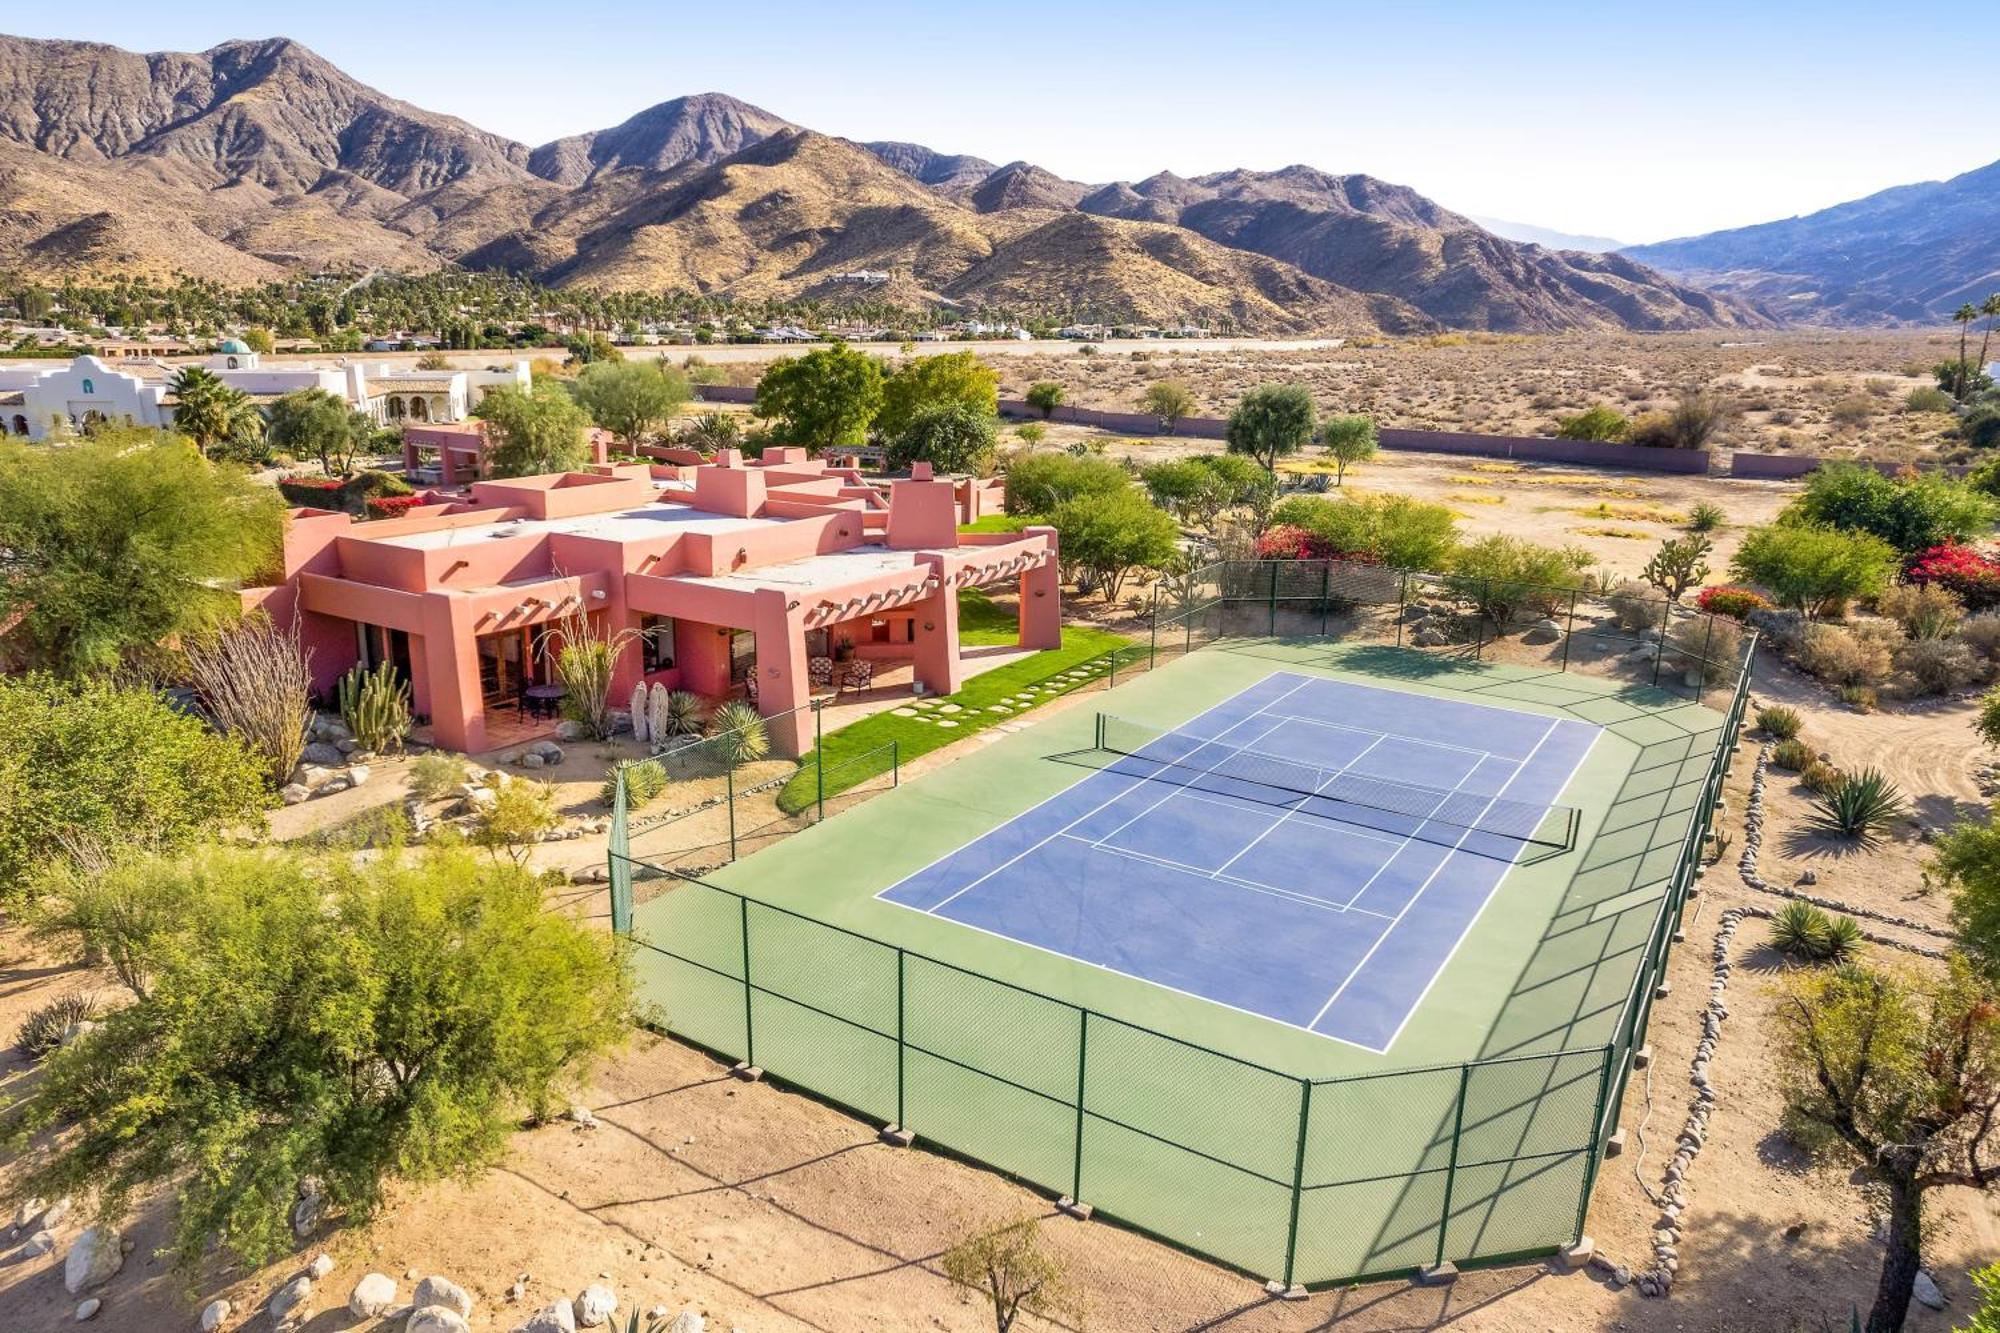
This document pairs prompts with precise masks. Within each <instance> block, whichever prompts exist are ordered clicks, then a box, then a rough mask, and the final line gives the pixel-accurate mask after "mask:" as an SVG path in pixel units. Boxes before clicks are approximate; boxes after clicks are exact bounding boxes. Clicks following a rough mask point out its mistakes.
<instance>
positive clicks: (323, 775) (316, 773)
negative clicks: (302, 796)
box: [292, 764, 334, 791]
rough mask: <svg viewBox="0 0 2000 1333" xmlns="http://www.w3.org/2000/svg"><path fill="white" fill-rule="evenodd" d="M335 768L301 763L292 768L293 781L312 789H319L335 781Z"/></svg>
mask: <svg viewBox="0 0 2000 1333" xmlns="http://www.w3.org/2000/svg"><path fill="white" fill-rule="evenodd" d="M333 777H334V774H333V770H332V769H330V768H326V767H323V766H321V765H319V764H300V765H299V766H298V767H297V768H296V769H294V770H292V781H294V782H296V783H299V784H301V785H302V786H304V787H306V788H308V789H309V790H312V791H318V790H319V789H320V788H321V787H324V786H325V785H326V784H327V783H329V782H331V781H333Z"/></svg>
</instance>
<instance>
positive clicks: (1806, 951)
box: [1771, 901, 1863, 964]
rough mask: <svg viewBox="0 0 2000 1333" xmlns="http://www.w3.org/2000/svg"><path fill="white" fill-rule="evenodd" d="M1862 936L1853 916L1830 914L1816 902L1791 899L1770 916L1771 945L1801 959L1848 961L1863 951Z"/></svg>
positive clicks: (1814, 961) (1834, 961) (1825, 961)
mask: <svg viewBox="0 0 2000 1333" xmlns="http://www.w3.org/2000/svg"><path fill="white" fill-rule="evenodd" d="M1862 938H1863V937H1862V934H1861V927H1860V925H1859V924H1858V923H1857V922H1856V921H1855V920H1854V919H1853V918H1852V917H1845V916H1842V917H1835V916H1830V915H1828V914H1827V913H1826V912H1825V911H1823V910H1821V909H1820V908H1819V907H1818V906H1816V905H1815V904H1813V903H1807V902H1796V901H1795V902H1789V903H1786V904H1785V905H1784V906H1783V907H1781V908H1779V909H1778V910H1777V912H1776V913H1774V914H1773V915H1772V917H1771V943H1772V945H1773V946H1774V947H1775V948H1777V950H1778V951H1779V952H1780V953H1783V954H1787V955H1789V956H1791V957H1793V958H1796V959H1798V960H1799V961H1800V962H1806V963H1836V964H1838V963H1845V962H1847V961H1849V960H1850V959H1851V958H1853V957H1854V955H1855V954H1856V953H1858V952H1860V949H1861V944H1862Z"/></svg>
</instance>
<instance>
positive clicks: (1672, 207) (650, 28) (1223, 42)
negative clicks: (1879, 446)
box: [0, 0, 2000, 242]
mask: <svg viewBox="0 0 2000 1333" xmlns="http://www.w3.org/2000/svg"><path fill="white" fill-rule="evenodd" d="M10 8H13V9H14V11H15V12H13V13H12V14H10V15H8V16H6V17H5V18H0V28H4V29H5V30H7V31H11V32H14V33H17V34H19V35H24V36H34V37H68V38H82V39H90V40H96V41H105V42H111V43H114V44H116V45H119V46H122V47H125V48H127V49H129V50H136V51H153V50H183V51H195V50H201V49H204V48H206V47H208V46H212V45H214V44H215V43H217V42H220V41H223V40H225V39H228V38H231V37H262V36H273V35H284V36H288V37H292V38H295V39H297V40H299V41H302V42H304V43H305V44H306V45H308V46H310V47H312V48H314V49H315V50H317V51H319V52H320V53H321V54H322V55H324V56H326V57H327V58H328V59H330V60H332V61H334V62H335V63H336V64H338V65H340V66H341V67H342V68H344V69H346V70H347V71H348V72H349V73H350V74H353V75H354V76H356V77H357V78H360V79H361V80H363V81H364V82H367V83H370V84H372V85H374V86H375V87H377V88H379V89H381V90H383V91H384V92H387V93H390V94H392V95H394V96H397V97H401V98H403V99H404V100H406V101H410V102H415V103H417V104H418V105H420V106H424V107H427V108H430V109H432V110H436V111H443V112H449V113H451V114H454V115H458V116H462V117H464V118H465V119H467V120H470V121H472V122H473V123H474V124H477V125H479V126H481V127H483V128H485V129H489V130H493V131H495V132H498V133H501V134H506V135H509V136H511V137H513V138H516V139H520V140H522V141H524V142H527V143H541V142H544V141H546V140H548V139H552V138H556V137H559V136H561V135H564V134H571V133H575V132H577V131H580V130H586V129H595V128H600V127H603V126H607V125H612V124H616V123H617V122H618V121H621V120H623V119H625V118H626V117H627V116H629V115H631V114H632V113H633V112H635V111H638V110H640V109H641V108H643V107H646V106H650V105H652V104H653V103H655V102H660V101H664V100H666V99H667V98H670V97H674V96H678V95H680V94H682V93H690V92H704V91H719V92H726V93H731V94H733V95H735V96H737V97H741V98H744V99H746V100H748V101H751V102H755V103H757V104H758V105H760V106H763V107H766V108H768V109H769V110H771V111H774V112H776V113H778V114H779V115H782V116H785V117H787V118H789V119H791V120H794V121H798V122H800V123H802V124H805V125H810V126H812V127H813V128H814V129H818V130H823V131H826V132H827V133H830V134H839V135H845V136H846V137H848V138H852V139H907V140H914V141H917V142H920V143H925V144H928V145H930V146H931V147H933V148H937V149H940V150H943V151H946V152H965V153H975V154H977V155H979V156H981V157H986V158H991V159H993V160H994V161H998V162H1005V161H1009V160H1012V159H1015V158H1025V159H1027V160H1029V161H1032V162H1036V163H1038V164H1040V165H1042V166H1045V167H1047V168H1049V169H1050V170H1052V171H1055V172H1057V173H1058V174H1060V175H1064V176H1068V177H1072V178H1074V179H1077V180H1084V181H1093V182H1097V181H1106V180H1115V179H1127V180H1136V179H1139V178H1141V177H1144V176H1147V175H1150V174H1152V173H1153V172H1155V171H1157V170H1160V169H1161V168H1168V169H1171V170H1173V171H1176V172H1179V173H1181V174H1182V175H1195V174H1198V173H1201V172H1207V171H1216V170H1220V169H1223V168H1227V167H1237V166H1243V167H1253V168H1273V167H1280V166H1284V165H1286V164H1288V163H1292V162H1305V163H1309V164H1311V165H1313V166H1317V167H1321V168H1324V169H1326V170H1329V171H1336V172H1347V171H1362V172H1368V173H1370V174H1372V175H1375V176H1380V177H1383V178H1384V179H1387V180H1391V181H1396V182H1399V183H1402V184H1406V185H1410V186H1413V187H1415V188H1417V189H1418V190H1421V191H1423V192H1424V193H1425V194H1428V195H1430V196H1431V197H1432V198H1434V199H1436V200H1438V201H1439V202H1440V203H1442V204H1444V205H1446V206H1447V207H1450V208H1454V209H1457V210H1459V211H1461V212H1468V213H1478V214H1482V215H1486V216H1492V217H1501V218H1507V219H1511V220H1514V221H1520V222H1529V223H1535V224H1538V225H1542V226H1548V227H1555V228H1560V229H1562V230H1566V231H1572V232H1588V233H1598V234H1604V235H1610V236H1614V237H1617V238H1619V239H1621V240H1624V241H1627V242H1638V241H1649V240H1659V239H1663V238H1666V237H1669V236H1677V235H1684V234H1688V233H1691V232H1698V231H1707V230H1712V229H1715V228H1718V227H1728V226H1738V225H1743V224H1746V223H1752V222H1762V221H1767V220H1770V219H1772V218H1779V217H1786V216H1789V215H1791V214H1794V213H1800V212H1808V211H1810V210H1812V209H1814V208H1819V207H1824V206H1825V205H1827V204H1831V203H1837V202H1839V201H1841V200H1843V199H1850V198H1854V197H1857V196H1859V195H1863V194H1867V193H1870V192H1872V191H1874V190H1878V189H1882V188H1884V187H1886V186H1889V185H1897V184H1904V183H1907V182H1910V181H1918V180H1930V179H1936V178H1940V177H1943V176H1949V175H1955V174H1957V173H1958V172H1961V171H1966V170H1969V169H1971V168H1973V167H1976V166H1980V165H1983V164H1985V163H1987V162H1990V161H1992V160H1994V159H1996V158H2000V122H1996V121H1995V119H1994V117H1993V116H1992V115H1991V108H1992V106H1993V105H1994V96H1995V90H1994V82H1993V80H1994V74H1993V69H1994V64H1993V53H1994V51H1995V50H2000V6H1995V5H1991V4H1972V5H1961V6H1954V7H1952V8H1950V9H1934V10H1930V11H1918V10H1916V9H1913V8H1910V7H1907V6H1891V5H1887V4H1882V5H1861V4H1848V3H1818V4H1802V3H1794V2H1793V0H1769V2H1767V3H1762V4H1753V5H1730V6H1724V5H1711V4H1706V3H1686V2H1682V3H1672V4H1654V5H1645V6H1639V5H1629V4H1604V5H1595V4H1566V3H1565V4H1527V5H1522V4H1501V3H1498V0H1493V2H1491V3H1422V2H1419V3H1408V2H1406V0H1388V3H1383V2H1382V0H1376V2H1375V3H1371V4H1349V3H1259V2H1258V0H1247V2H1245V0H1238V2H1237V3H1213V2H1211V3H1207V4H1199V5H1197V4H1188V3H1182V2H1181V0H1148V2H1146V3H1135V2H1133V0H1065V2H1063V3H1049V2H1047V0H1023V2H1019V3H1005V4H993V3H988V4H980V5H962V4H958V3H954V2H953V0H941V2H940V0H932V3H927V4H921V5H917V4H902V3H880V4H873V5H829V4H824V3H817V4H795V3H790V2H789V0H775V2H759V3H750V4H736V5H721V4H707V5H703V4H692V3H686V2H685V0H682V2H681V3H671V4H645V5H637V6H618V7H615V8H613V7H609V6H600V5H565V4H550V3H546V0H540V2H538V3H534V4H528V3H523V2H522V0H481V2H480V3H468V2H467V0H433V2H431V3H421V2H419V0H400V2H398V3H386V2H384V0H344V2H341V3H330V4H323V5H311V6H298V7H286V6H258V5H247V4H217V3H211V2H210V0H177V3H173V4H160V3H158V2H157V0H146V3H136V2H135V0H96V3H93V4H88V5H81V6H77V7H74V8H72V7H69V6H59V5H46V4H45V5H36V6H33V7H32V8H29V7H27V6H12V7H10ZM1898 11H1900V12H1898Z"/></svg>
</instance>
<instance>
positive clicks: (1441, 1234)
mask: <svg viewBox="0 0 2000 1333" xmlns="http://www.w3.org/2000/svg"><path fill="white" fill-rule="evenodd" d="M1471 1081H1472V1066H1471V1065H1460V1066H1459V1067H1458V1109H1457V1110H1456V1111H1455V1112H1453V1114H1452V1118H1451V1163H1450V1165H1448V1166H1446V1167H1445V1169H1444V1216H1443V1217H1442V1218H1440V1219H1439V1220H1438V1248H1437V1258H1436V1259H1435V1260H1433V1261H1432V1262H1434V1263H1440V1264H1441V1263H1443V1262H1444V1242H1445V1237H1446V1236H1447V1235H1449V1234H1450V1232H1451V1190H1452V1186H1453V1185H1455V1184H1456V1183H1457V1182H1458V1141H1459V1139H1460V1137H1461V1136H1463V1134H1464V1133H1465V1085H1466V1084H1467V1083H1469V1082H1471Z"/></svg>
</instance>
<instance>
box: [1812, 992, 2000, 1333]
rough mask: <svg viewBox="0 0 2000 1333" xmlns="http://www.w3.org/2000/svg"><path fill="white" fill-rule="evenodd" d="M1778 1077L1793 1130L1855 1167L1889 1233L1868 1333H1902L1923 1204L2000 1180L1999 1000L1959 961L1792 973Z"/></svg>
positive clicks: (1827, 1156)
mask: <svg viewBox="0 0 2000 1333" xmlns="http://www.w3.org/2000/svg"><path fill="white" fill-rule="evenodd" d="M1777 1051H1778V1059H1779V1072H1780V1080H1781V1084H1782V1087H1783V1090H1784V1098H1785V1124H1786V1128H1787V1130H1788V1131H1789V1133H1790V1134H1791V1136H1792V1137H1793V1138H1794V1139H1795V1140H1796V1141H1797V1142H1799V1143H1800V1145H1801V1146H1803V1147H1805V1148H1806V1149H1807V1150H1808V1151H1810V1152H1812V1153H1813V1154H1814V1155H1815V1156H1816V1157H1819V1158H1821V1159H1822V1160H1831V1161H1844V1162H1849V1163H1852V1164H1854V1165H1855V1166H1858V1167H1859V1168H1860V1169H1861V1170H1862V1171H1863V1172H1864V1173H1865V1176H1866V1179H1867V1180H1868V1181H1869V1183H1870V1184H1872V1185H1873V1186H1874V1187H1875V1188H1876V1189H1877V1190H1879V1191H1880V1193H1881V1197H1882V1201H1883V1203H1884V1206H1885V1211H1886V1214H1887V1227H1888V1240H1887V1245H1886V1248H1885V1252H1884V1255H1883V1259H1882V1271H1881V1274H1880V1276H1879V1277H1878V1279H1877V1281H1876V1287H1875V1298H1874V1301H1873V1303H1872V1305H1871V1307H1870V1309H1869V1311H1868V1320H1867V1328H1868V1333H1896V1330H1899V1329H1901V1328H1902V1326H1903V1321H1904V1318H1905V1316H1906V1315H1907V1313H1908V1311H1909V1305H1910V1293H1911V1291H1912V1289H1913V1288H1914V1286H1915V1283H1916V1276H1917V1271H1918V1269H1919V1268H1920V1267H1921V1265H1922V1259H1921V1256H1920V1245H1921V1243H1922V1238H1923V1229H1924V1199H1925V1196H1926V1195H1927V1194H1928V1193H1930V1192H1931V1191H1933V1190H1936V1189H1939V1188H1942V1187H1944V1186H1949V1185H1960V1186H1964V1187H1967V1188H1970V1189H1975V1190H1985V1189H1990V1188H1992V1187H1993V1185H1994V1184H1995V1183H1996V1182H2000V1161H1995V1160H1994V1157H1993V1154H1994V1152H1995V1150H1996V1148H2000V1145H1996V1143H1995V1142H1994V1135H1993V1128H1994V1120H1995V1116H1996V1115H1997V1114H2000V997H1996V995H1995V993H1994V990H1993V988H1992V985H1991V983H1990V982H1989V981H1988V980H1987V979H1986V978H1985V977H1982V976H1980V975H1979V974H1978V973H1977V972H1976V971H1975V970H1974V968H1973V967H1972V966H1970V965H1969V964H1968V963H1966V962H1965V961H1964V960H1962V959H1960V960H1954V961H1953V962H1951V963H1950V964H1949V965H1948V967H1947V968H1946V969H1945V970H1944V971H1943V972H1942V973H1941V974H1932V975H1922V976H1920V975H1918V974H1916V973H1913V972H1909V973H1906V972H1891V971H1886V970H1880V969H1874V968H1868V967H1862V966H1856V965H1848V966H1844V967H1840V968H1837V969H1835V970H1833V971H1831V972H1824V973H1796V974H1793V975H1791V976H1790V977H1788V978H1787V979H1786V981H1785V982H1784V986H1783V996H1782V1000H1781V1003H1780V1006H1779V1010H1778V1042H1777Z"/></svg>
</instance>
